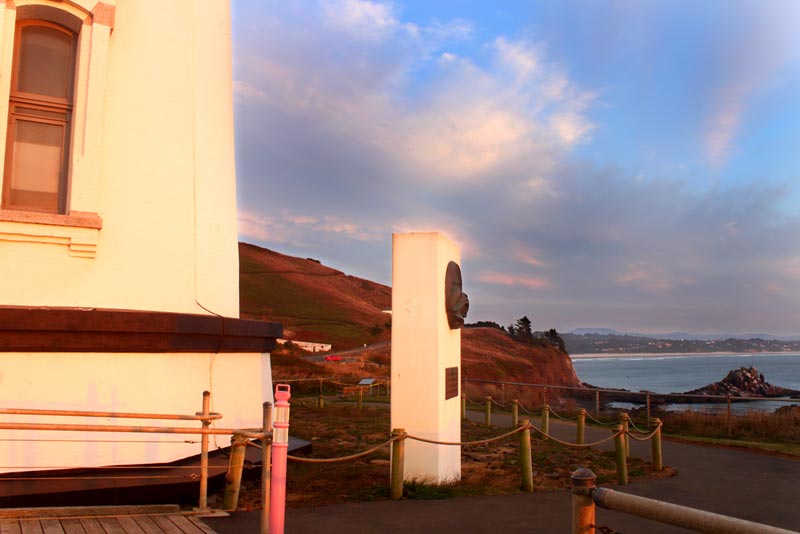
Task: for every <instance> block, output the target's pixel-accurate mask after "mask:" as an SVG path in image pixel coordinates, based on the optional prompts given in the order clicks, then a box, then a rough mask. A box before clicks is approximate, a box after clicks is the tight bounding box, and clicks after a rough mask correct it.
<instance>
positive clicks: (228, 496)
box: [222, 434, 247, 512]
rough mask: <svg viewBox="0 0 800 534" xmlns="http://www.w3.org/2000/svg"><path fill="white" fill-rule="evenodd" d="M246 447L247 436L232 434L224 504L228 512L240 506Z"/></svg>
mask: <svg viewBox="0 0 800 534" xmlns="http://www.w3.org/2000/svg"><path fill="white" fill-rule="evenodd" d="M246 449H247V438H245V437H244V436H242V435H241V434H234V435H233V436H231V455H230V457H229V458H228V472H227V473H226V474H225V494H224V498H223V504H222V507H223V509H224V510H226V511H228V512H230V511H235V510H236V508H237V507H238V506H239V490H240V489H241V487H242V471H243V470H244V455H245V450H246Z"/></svg>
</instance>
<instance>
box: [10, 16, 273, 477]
mask: <svg viewBox="0 0 800 534" xmlns="http://www.w3.org/2000/svg"><path fill="white" fill-rule="evenodd" d="M0 139H2V140H3V141H4V142H0V153H2V157H0V161H2V162H4V168H3V172H2V173H0V183H2V188H0V191H1V194H2V202H1V204H0V361H2V365H0V407H24V408H47V409H73V410H95V411H122V412H159V413H182V414H191V413H194V412H196V411H198V410H199V408H200V401H201V393H202V391H204V390H209V391H211V392H212V399H213V400H212V403H213V404H212V410H213V411H216V412H220V413H222V414H223V419H222V420H221V421H220V422H219V424H220V425H221V426H224V427H258V426H260V425H261V411H260V407H261V403H262V402H263V401H265V400H271V398H272V397H271V388H272V383H271V374H270V360H269V353H268V352H269V351H270V350H271V349H272V347H273V346H274V342H275V338H277V337H279V336H280V333H281V328H280V325H278V324H274V323H264V322H257V321H246V320H242V319H239V291H238V286H239V278H238V253H237V226H236V225H237V218H236V184H235V168H234V146H233V102H232V80H231V35H230V5H229V3H228V2H227V1H225V0H0ZM42 421H43V420H42V419H41V418H38V419H36V422H42ZM60 422H63V421H60ZM80 422H85V423H86V422H92V423H96V422H97V421H86V420H82V421H80ZM131 424H136V421H133V422H131ZM194 426H197V425H194ZM23 434H24V437H25V438H31V439H32V440H33V441H31V442H28V443H23V442H19V441H0V462H2V465H3V466H18V467H17V468H16V469H8V468H5V469H4V470H5V471H9V470H27V469H32V468H33V469H35V468H47V467H49V466H71V465H75V466H100V465H110V464H125V463H145V462H164V461H170V460H174V459H177V458H182V457H186V456H190V455H193V454H196V453H197V452H198V449H197V446H196V445H190V444H185V445H180V444H175V443H167V442H168V441H175V440H174V439H169V437H165V438H162V439H163V444H162V443H158V442H154V440H158V439H159V438H158V437H153V436H148V438H147V440H146V441H147V443H145V442H144V441H143V442H142V443H120V444H114V445H113V446H111V447H103V446H100V445H99V444H97V443H90V444H86V443H75V444H66V443H53V442H52V441H37V439H39V438H42V439H45V438H50V439H51V440H52V438H53V437H54V436H53V435H52V434H50V435H47V436H45V435H44V434H43V433H35V432H26V433H23ZM17 437H21V436H19V435H18V436H17ZM86 437H87V436H85V435H84V436H82V438H86ZM103 437H104V438H105V439H108V435H105V436H103ZM89 439H91V436H89ZM98 439H99V438H98ZM220 445H225V443H220Z"/></svg>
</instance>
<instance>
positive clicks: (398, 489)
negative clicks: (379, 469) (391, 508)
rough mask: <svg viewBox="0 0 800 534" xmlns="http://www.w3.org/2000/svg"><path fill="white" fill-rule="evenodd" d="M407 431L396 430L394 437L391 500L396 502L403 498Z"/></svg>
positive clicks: (393, 432) (393, 431)
mask: <svg viewBox="0 0 800 534" xmlns="http://www.w3.org/2000/svg"><path fill="white" fill-rule="evenodd" d="M405 433H406V431H405V429H402V428H395V429H394V430H392V437H393V438H398V437H399V439H397V440H395V441H393V442H392V467H391V481H390V482H391V498H392V500H394V501H396V500H398V499H402V498H403V474H404V473H403V471H404V466H405V450H406V438H405Z"/></svg>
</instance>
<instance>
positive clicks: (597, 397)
mask: <svg viewBox="0 0 800 534" xmlns="http://www.w3.org/2000/svg"><path fill="white" fill-rule="evenodd" d="M594 416H595V417H597V418H598V419H599V418H600V390H599V389H596V390H595V391H594Z"/></svg>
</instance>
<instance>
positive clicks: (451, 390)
mask: <svg viewBox="0 0 800 534" xmlns="http://www.w3.org/2000/svg"><path fill="white" fill-rule="evenodd" d="M453 397H458V367H448V368H446V369H445V370H444V400H447V399H452V398H453Z"/></svg>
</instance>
